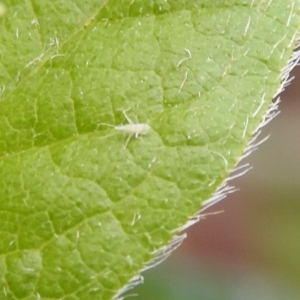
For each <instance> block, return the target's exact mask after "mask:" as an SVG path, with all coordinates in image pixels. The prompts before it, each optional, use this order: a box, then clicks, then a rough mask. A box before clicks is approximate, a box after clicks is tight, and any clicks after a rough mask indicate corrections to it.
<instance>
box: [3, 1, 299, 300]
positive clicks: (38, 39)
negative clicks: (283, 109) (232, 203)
mask: <svg viewBox="0 0 300 300" xmlns="http://www.w3.org/2000/svg"><path fill="white" fill-rule="evenodd" d="M3 3H4V4H5V7H6V9H7V10H6V12H5V13H4V9H2V11H3V15H2V16H1V18H0V33H1V34H0V87H1V89H0V299H10V300H15V299H26V300H33V299H42V300H45V299H64V300H90V299H91V300H94V299H103V300H105V299H111V298H112V297H113V295H115V294H116V293H117V291H119V290H120V289H121V288H122V287H123V286H124V285H125V284H126V283H127V282H128V281H129V280H130V279H131V278H132V277H133V276H134V275H136V274H137V273H138V272H139V271H140V270H141V269H142V268H143V267H144V266H145V264H146V263H147V262H149V260H150V259H151V258H153V255H154V254H155V253H156V252H157V251H158V250H159V249H161V248H162V247H164V246H165V245H166V244H167V243H168V242H169V241H170V240H171V238H172V237H173V236H174V234H176V232H177V231H178V228H180V227H181V226H183V225H184V224H185V223H186V222H187V220H188V218H189V217H190V216H192V215H194V214H195V213H196V212H197V211H198V210H199V208H200V207H201V204H202V203H203V201H205V200H207V199H208V198H209V197H211V195H212V193H213V192H214V191H215V190H216V188H217V187H218V186H219V185H220V184H221V182H222V181H223V180H224V179H225V177H226V175H228V172H229V171H230V170H231V169H232V168H233V167H234V165H235V164H236V162H237V160H238V159H239V157H240V156H241V155H242V153H243V151H244V148H245V146H246V145H247V143H248V142H249V139H250V137H251V135H252V133H253V131H254V130H255V129H256V128H257V126H258V125H259V123H260V121H261V120H262V117H263V115H264V114H265V112H266V110H267V108H268V106H269V104H270V102H271V99H272V97H273V95H274V94H275V92H276V90H277V89H278V87H279V84H280V78H281V77H280V75H281V73H282V71H281V70H282V68H283V67H284V66H285V65H286V63H287V61H288V59H289V57H290V55H291V52H292V50H293V48H294V46H295V42H296V35H297V33H298V32H299V25H300V17H299V6H300V4H299V2H298V1H292V0H285V1H284V0H273V1H272V0H270V1H261V0H251V1H250V0H239V1H238V0H222V1H221V0H216V1H210V0H198V1H195V0H186V1H183V0H177V1H175V0H172V1H171V0H170V1H161V0H153V1H132V0H130V1H129V0H122V1H120V0H119V1H99V0H98V1H95V0H90V1H88V2H86V1H79V0H73V1H69V0H68V1H65V0H64V1H63V0H60V1H59V0H55V1H44V0H43V1H40V0H39V1H38V0H32V1H21V0H16V1H8V0H7V1H3ZM123 111H127V114H128V116H129V118H130V119H132V120H133V122H134V123H141V124H148V125H149V126H150V131H149V132H148V133H147V134H146V135H143V136H139V137H138V138H135V136H133V137H131V139H130V140H129V142H128V145H127V146H126V147H124V146H125V143H126V139H127V137H128V134H126V132H125V133H124V132H122V130H128V129H130V130H131V131H132V133H135V130H137V127H136V126H133V127H131V128H129V127H128V126H126V124H127V123H128V121H127V120H126V118H125V116H124V114H123ZM121 124H123V126H121ZM115 126H121V127H117V128H114V127H115ZM118 129H121V130H118Z"/></svg>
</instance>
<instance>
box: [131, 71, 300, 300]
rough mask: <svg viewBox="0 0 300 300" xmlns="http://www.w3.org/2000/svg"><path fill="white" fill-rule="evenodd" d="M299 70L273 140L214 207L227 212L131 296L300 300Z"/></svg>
mask: <svg viewBox="0 0 300 300" xmlns="http://www.w3.org/2000/svg"><path fill="white" fill-rule="evenodd" d="M292 75H294V76H295V77H296V78H295V79H294V80H293V81H292V83H291V85H290V86H289V87H287V88H286V90H285V91H284V92H283V93H282V94H281V100H282V101H281V104H280V110H281V113H280V115H279V116H277V117H276V118H275V119H274V120H273V121H272V122H270V123H269V124H268V125H267V126H266V127H264V128H263V132H262V135H261V136H260V138H261V139H262V138H263V137H265V136H267V135H269V134H270V138H269V139H268V140H267V141H266V142H264V143H263V144H262V145H261V146H260V147H259V149H258V150H257V151H256V152H254V153H252V154H251V155H250V156H249V157H248V158H247V159H246V160H244V161H243V163H245V162H246V161H248V162H249V163H250V164H251V165H252V167H253V169H252V170H250V171H249V172H248V173H247V174H246V175H244V176H242V177H240V178H238V179H236V180H235V181H231V185H234V186H236V187H237V188H239V189H240V190H239V191H238V192H235V193H233V194H231V195H229V196H227V198H226V199H225V200H223V201H221V202H219V203H218V204H217V205H214V206H213V207H211V208H210V210H209V211H211V212H216V211H219V210H225V212H224V213H221V214H217V215H211V216H207V217H206V218H205V219H203V220H201V221H200V222H199V223H197V224H195V225H194V226H192V227H191V228H189V229H188V230H187V231H186V232H187V234H188V237H187V238H186V239H185V240H184V242H183V244H182V245H181V246H180V247H179V248H178V249H177V250H176V251H175V252H173V254H172V255H171V256H170V257H169V258H168V259H167V260H166V261H164V262H163V263H162V264H160V265H158V266H156V267H155V268H154V269H150V270H148V271H147V272H145V273H144V274H143V275H144V278H145V283H144V284H141V285H139V286H137V287H136V288H135V289H133V290H131V291H129V292H128V293H127V295H130V294H131V295H132V297H129V299H137V300H198V299H199V300H202V299H204V300H227V299H228V300H294V299H295V300H299V299H300V158H299V154H300V67H298V68H296V69H295V70H294V71H293V74H292ZM207 212H208V211H205V213H207ZM133 295H135V297H133Z"/></svg>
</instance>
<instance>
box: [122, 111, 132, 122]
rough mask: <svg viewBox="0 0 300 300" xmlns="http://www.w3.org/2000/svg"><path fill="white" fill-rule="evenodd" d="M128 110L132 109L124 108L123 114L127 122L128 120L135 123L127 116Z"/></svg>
mask: <svg viewBox="0 0 300 300" xmlns="http://www.w3.org/2000/svg"><path fill="white" fill-rule="evenodd" d="M128 110H130V108H129V109H127V110H123V115H124V117H125V118H126V120H127V122H128V123H129V124H134V122H133V121H132V120H131V119H130V118H129V117H128V116H127V114H126V112H127V111H128Z"/></svg>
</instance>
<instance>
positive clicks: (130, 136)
mask: <svg viewBox="0 0 300 300" xmlns="http://www.w3.org/2000/svg"><path fill="white" fill-rule="evenodd" d="M132 136H133V133H130V134H129V135H128V138H127V140H126V143H125V145H124V148H126V147H127V145H128V143H129V141H130V139H131V138H132Z"/></svg>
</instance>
